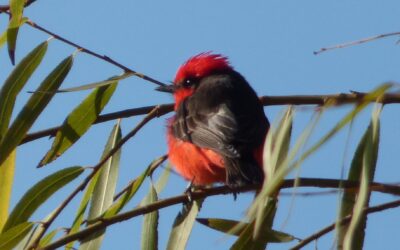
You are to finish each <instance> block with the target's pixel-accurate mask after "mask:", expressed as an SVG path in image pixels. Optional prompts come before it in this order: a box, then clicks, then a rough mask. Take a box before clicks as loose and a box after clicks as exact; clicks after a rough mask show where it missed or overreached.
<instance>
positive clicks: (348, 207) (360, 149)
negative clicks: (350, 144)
mask: <svg viewBox="0 0 400 250" xmlns="http://www.w3.org/2000/svg"><path fill="white" fill-rule="evenodd" d="M370 133H371V125H370V126H369V127H368V128H367V130H366V131H365V133H364V135H363V137H362V139H361V141H360V143H359V144H358V146H357V149H356V152H355V154H354V156H353V160H352V162H351V165H350V171H349V175H348V178H347V180H349V181H358V182H359V181H360V177H361V173H362V169H363V155H364V151H365V144H366V141H367V138H368V136H369V135H370ZM356 199H357V193H356V192H354V191H352V190H344V191H343V197H342V202H341V207H340V213H339V218H338V221H340V220H341V219H342V218H344V217H345V216H347V215H349V214H351V213H352V212H353V209H354V205H355V203H356ZM347 229H348V224H345V225H337V241H338V244H337V248H338V249H342V248H343V240H344V236H345V235H346V232H347Z"/></svg>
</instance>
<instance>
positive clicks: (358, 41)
mask: <svg viewBox="0 0 400 250" xmlns="http://www.w3.org/2000/svg"><path fill="white" fill-rule="evenodd" d="M389 36H400V32H391V33H386V34H381V35H377V36H372V37H367V38H364V39H360V40H356V41H352V42H347V43H342V44H338V45H335V46H332V47H326V48H321V49H320V50H318V51H314V52H313V53H314V55H318V54H320V53H322V52H325V51H328V50H334V49H342V48H346V47H350V46H354V45H359V44H363V43H367V42H371V41H375V40H378V39H381V38H385V37H389Z"/></svg>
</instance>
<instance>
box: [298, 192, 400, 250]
mask: <svg viewBox="0 0 400 250" xmlns="http://www.w3.org/2000/svg"><path fill="white" fill-rule="evenodd" d="M398 206H400V200H395V201H392V202H388V203H383V204H381V205H378V206H373V207H368V208H364V212H365V213H366V214H371V213H376V212H380V211H383V210H387V209H391V208H396V207H398ZM351 217H352V215H351V214H349V215H347V216H346V217H344V218H343V219H341V220H340V221H339V224H340V225H344V224H347V223H349V222H350V220H351ZM336 224H337V223H336V222H334V223H332V224H330V225H329V226H327V227H324V228H323V229H321V230H319V231H318V232H316V233H314V234H312V235H310V236H309V237H307V238H305V239H303V240H302V241H300V242H299V243H298V244H297V245H296V246H294V247H292V248H290V250H299V249H301V248H302V247H304V246H305V245H307V244H308V243H310V242H312V241H314V240H316V239H318V238H320V237H321V236H323V235H325V234H327V233H329V232H330V231H332V230H333V229H335V226H336Z"/></svg>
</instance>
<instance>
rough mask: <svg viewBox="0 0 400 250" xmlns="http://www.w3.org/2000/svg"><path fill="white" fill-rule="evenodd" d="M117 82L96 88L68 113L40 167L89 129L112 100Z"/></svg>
mask: <svg viewBox="0 0 400 250" xmlns="http://www.w3.org/2000/svg"><path fill="white" fill-rule="evenodd" d="M117 83H118V82H116V81H114V82H113V83H112V84H111V85H108V86H104V87H100V88H98V89H95V90H94V91H93V92H92V93H90V94H89V95H88V96H87V97H86V98H85V100H84V101H83V102H82V103H80V104H79V105H78V106H77V107H76V108H75V109H74V110H73V111H72V112H71V113H70V114H69V115H68V117H67V118H66V119H65V121H64V123H63V125H62V126H61V128H60V129H59V130H58V131H57V134H56V136H55V138H54V141H53V145H52V146H51V149H50V150H49V151H48V152H47V153H46V155H45V156H44V158H43V159H42V160H41V161H40V163H39V165H38V166H39V167H41V166H43V165H46V164H48V163H50V162H52V161H54V160H55V159H57V158H58V157H59V156H61V155H62V154H63V153H64V152H65V151H66V150H67V149H69V148H70V147H71V146H72V145H73V144H74V143H75V142H76V141H77V140H79V138H81V136H82V135H83V134H85V133H86V131H88V129H89V128H90V126H91V125H92V124H93V123H94V122H95V121H96V119H97V117H98V115H99V114H100V112H101V111H102V110H103V108H104V107H105V105H106V104H107V103H108V101H109V100H110V98H111V96H112V95H113V93H114V91H115V89H116V87H117Z"/></svg>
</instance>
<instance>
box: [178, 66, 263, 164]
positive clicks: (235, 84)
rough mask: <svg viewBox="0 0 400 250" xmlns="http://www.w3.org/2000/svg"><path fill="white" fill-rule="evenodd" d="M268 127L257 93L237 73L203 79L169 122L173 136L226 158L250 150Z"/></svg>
mask: <svg viewBox="0 0 400 250" xmlns="http://www.w3.org/2000/svg"><path fill="white" fill-rule="evenodd" d="M268 126H269V123H268V120H267V118H266V117H265V114H264V111H263V107H262V105H261V103H260V101H259V99H258V97H257V95H256V94H255V92H254V91H253V90H252V89H251V87H250V86H249V85H248V83H247V82H246V80H245V79H244V78H243V77H242V76H241V75H239V74H238V73H237V74H236V73H235V74H234V75H229V74H221V75H213V76H210V77H208V78H206V79H203V80H202V81H201V82H200V84H199V87H198V89H197V90H196V91H195V94H193V95H192V96H190V97H188V98H187V99H185V100H184V101H183V102H182V103H181V105H179V107H178V109H177V111H176V117H175V120H174V122H173V124H172V128H173V133H174V135H175V136H176V137H177V138H179V139H181V140H184V141H190V142H192V143H193V144H195V145H197V146H199V147H202V148H209V149H212V150H214V151H216V152H217V153H219V154H220V155H222V156H226V157H230V158H238V157H241V156H242V155H243V154H248V153H249V152H251V153H252V151H253V150H254V148H255V147H257V146H259V145H260V144H261V143H263V142H264V139H265V134H266V131H267V130H268Z"/></svg>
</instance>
